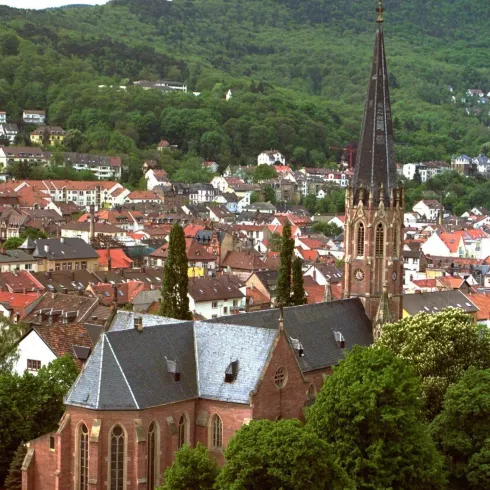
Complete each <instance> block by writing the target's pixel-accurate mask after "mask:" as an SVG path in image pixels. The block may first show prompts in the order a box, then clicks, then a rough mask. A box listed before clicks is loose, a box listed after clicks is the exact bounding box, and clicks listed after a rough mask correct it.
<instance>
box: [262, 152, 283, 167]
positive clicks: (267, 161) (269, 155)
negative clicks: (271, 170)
mask: <svg viewBox="0 0 490 490" xmlns="http://www.w3.org/2000/svg"><path fill="white" fill-rule="evenodd" d="M276 162H280V164H281V165H286V158H285V157H284V155H283V154H282V153H281V152H279V151H277V150H270V151H263V152H262V153H261V154H260V155H259V156H258V157H257V165H274V164H275V163H276Z"/></svg>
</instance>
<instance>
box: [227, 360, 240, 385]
mask: <svg viewBox="0 0 490 490" xmlns="http://www.w3.org/2000/svg"><path fill="white" fill-rule="evenodd" d="M237 376H238V360H236V361H232V362H230V364H228V367H227V368H226V371H225V383H233V381H235V380H236V378H237Z"/></svg>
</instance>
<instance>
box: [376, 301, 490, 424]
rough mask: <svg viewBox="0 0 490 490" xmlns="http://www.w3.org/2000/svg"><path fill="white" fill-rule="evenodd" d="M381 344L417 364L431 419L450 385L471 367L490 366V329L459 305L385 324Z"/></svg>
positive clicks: (416, 371) (438, 408)
mask: <svg viewBox="0 0 490 490" xmlns="http://www.w3.org/2000/svg"><path fill="white" fill-rule="evenodd" d="M377 345H378V346H380V347H385V348H388V349H389V350H390V351H391V352H393V354H395V355H396V356H398V357H399V358H401V359H403V360H404V361H405V362H407V363H408V364H410V366H412V367H413V369H414V371H415V373H416V374H417V375H418V376H419V377H420V380H421V384H422V393H423V395H424V401H425V410H426V412H427V415H428V417H429V418H430V419H433V418H434V417H435V416H436V415H437V414H438V413H439V412H440V411H441V408H442V401H443V399H444V394H445V393H446V390H447V389H448V387H449V386H450V385H452V384H453V383H456V382H457V381H458V380H459V379H460V378H461V376H462V375H463V374H464V372H465V371H466V370H467V369H468V367H469V366H475V367H477V368H487V367H489V366H490V332H489V331H488V329H486V328H483V327H481V326H480V325H477V324H475V323H474V321H473V319H472V318H471V317H470V316H468V315H467V314H466V313H465V312H464V311H463V310H461V309H456V308H448V309H446V310H444V311H441V312H440V313H436V314H427V313H419V314H418V315H415V316H411V317H407V318H404V319H402V320H400V321H398V322H395V323H391V324H387V325H384V326H383V332H382V334H381V338H380V339H379V341H378V342H377Z"/></svg>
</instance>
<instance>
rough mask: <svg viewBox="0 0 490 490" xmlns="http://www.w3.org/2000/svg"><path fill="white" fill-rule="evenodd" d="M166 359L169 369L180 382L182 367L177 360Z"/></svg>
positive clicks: (176, 380)
mask: <svg viewBox="0 0 490 490" xmlns="http://www.w3.org/2000/svg"><path fill="white" fill-rule="evenodd" d="M165 361H166V362H167V371H168V372H169V373H170V374H171V375H172V376H173V378H174V381H175V382H176V383H178V382H179V381H180V368H179V366H178V364H177V361H173V360H171V359H167V358H166V357H165Z"/></svg>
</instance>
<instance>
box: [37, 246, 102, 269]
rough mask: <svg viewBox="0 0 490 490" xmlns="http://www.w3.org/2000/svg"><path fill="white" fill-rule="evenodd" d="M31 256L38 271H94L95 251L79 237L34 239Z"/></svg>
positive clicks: (96, 260) (97, 257)
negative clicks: (36, 263) (34, 247)
mask: <svg viewBox="0 0 490 490" xmlns="http://www.w3.org/2000/svg"><path fill="white" fill-rule="evenodd" d="M32 256H33V257H34V258H35V259H37V260H38V271H41V272H43V271H77V270H84V269H87V270H89V271H96V270H97V269H98V267H99V265H98V261H99V256H98V254H97V252H96V251H95V250H94V249H93V248H92V247H91V246H90V245H89V244H88V243H87V242H86V241H84V240H82V239H81V238H60V239H57V238H48V239H41V238H40V239H38V240H36V249H35V250H34V252H33V253H32Z"/></svg>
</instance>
